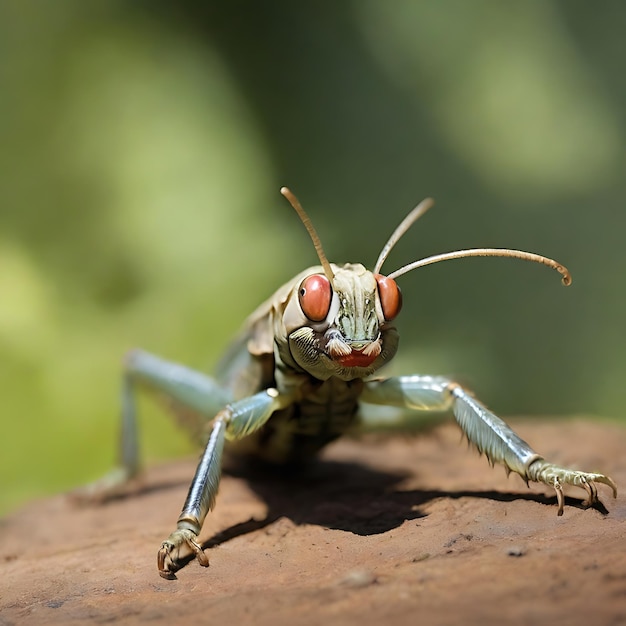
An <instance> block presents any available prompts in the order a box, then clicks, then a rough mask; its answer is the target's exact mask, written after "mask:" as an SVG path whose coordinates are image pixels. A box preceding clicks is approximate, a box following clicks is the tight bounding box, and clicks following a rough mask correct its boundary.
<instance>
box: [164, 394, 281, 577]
mask: <svg viewBox="0 0 626 626" xmlns="http://www.w3.org/2000/svg"><path fill="white" fill-rule="evenodd" d="M291 401H292V399H291V398H290V397H289V396H281V395H280V394H279V393H278V391H277V390H276V389H266V390H265V391H261V392H260V393H257V394H255V395H253V396H251V397H249V398H245V399H243V400H239V401H238V402H233V403H232V404H230V405H228V406H226V408H224V409H223V410H222V411H220V412H219V413H218V414H217V416H216V417H215V420H214V422H213V429H212V431H211V435H210V437H209V441H208V443H207V446H206V448H205V450H204V453H203V455H202V458H201V460H200V463H199V464H198V468H197V469H196V474H195V476H194V478H193V481H192V482H191V486H190V487H189V493H188V494H187V499H186V500H185V504H184V506H183V510H182V512H181V514H180V516H179V518H178V523H177V528H176V530H175V531H174V532H173V533H172V534H171V535H170V536H169V537H168V538H167V539H166V540H165V541H164V542H163V544H162V546H161V549H160V550H159V553H158V557H157V565H158V568H159V574H160V575H161V576H163V578H168V579H172V578H175V577H176V576H175V572H176V570H177V569H179V567H180V563H181V560H182V559H184V558H185V557H186V556H188V555H189V554H190V552H189V550H191V553H195V555H196V558H197V559H198V562H199V563H200V565H203V566H205V567H206V566H208V564H209V559H208V558H207V556H206V554H205V553H204V552H203V550H202V547H201V546H200V544H199V543H198V541H197V538H198V534H199V533H200V530H201V528H202V524H203V523H204V519H205V517H206V515H207V513H208V512H209V511H210V510H211V509H212V508H213V505H214V504H215V497H216V495H217V490H218V486H219V481H220V474H221V458H222V450H223V448H224V441H225V439H234V440H236V439H241V438H242V437H245V436H246V435H248V434H250V433H251V432H254V431H255V430H257V429H258V428H260V427H261V426H263V424H265V422H267V420H268V419H269V418H270V417H271V415H272V414H273V413H274V412H275V411H277V410H278V409H281V408H284V407H286V406H287V405H289V404H290V403H291Z"/></svg>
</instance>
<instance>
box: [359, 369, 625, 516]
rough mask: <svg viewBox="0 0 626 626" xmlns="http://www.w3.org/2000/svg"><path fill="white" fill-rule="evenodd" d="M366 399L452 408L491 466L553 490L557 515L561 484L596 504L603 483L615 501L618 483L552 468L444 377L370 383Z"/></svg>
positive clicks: (601, 476) (561, 501)
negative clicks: (580, 490) (577, 489)
mask: <svg viewBox="0 0 626 626" xmlns="http://www.w3.org/2000/svg"><path fill="white" fill-rule="evenodd" d="M361 397H362V399H363V401H365V402H370V403H372V404H385V405H390V406H399V407H404V408H408V409H422V410H444V409H448V408H451V409H452V411H453V413H454V416H455V418H456V421H457V422H458V424H459V426H460V427H461V429H462V430H463V432H464V433H465V435H466V437H467V438H468V440H469V441H470V442H471V443H473V444H474V445H475V446H476V447H477V448H478V450H479V451H480V452H481V453H482V452H484V453H485V455H486V456H487V458H488V459H489V461H490V463H492V464H494V463H501V464H502V465H504V467H505V469H506V471H507V472H510V471H513V472H516V473H517V474H519V475H520V476H521V477H522V478H523V479H524V480H525V481H526V482H527V483H528V481H534V482H541V483H545V484H546V485H550V486H551V487H553V488H554V490H555V491H556V496H557V500H558V515H562V514H563V504H564V497H563V485H574V486H576V487H581V488H583V489H585V491H586V492H587V499H586V500H585V503H584V504H585V505H586V506H589V505H591V504H593V503H594V502H597V501H598V492H597V488H596V486H595V484H594V483H603V484H605V485H608V486H609V487H611V489H612V490H613V497H616V496H617V487H616V485H615V483H614V482H613V481H612V480H611V479H610V478H609V477H608V476H605V475H604V474H594V473H590V472H581V471H577V470H568V469H565V468H562V467H559V466H558V465H554V464H553V463H549V462H548V461H546V460H545V459H544V458H543V457H542V456H540V455H539V454H537V452H535V451H534V450H533V449H532V448H531V447H530V446H529V445H528V444H527V443H526V442H525V441H524V440H523V439H522V438H521V437H519V435H517V434H516V433H515V432H514V431H513V429H512V428H511V427H510V426H508V425H507V424H506V423H505V422H504V421H503V420H501V419H500V418H499V417H498V416H497V415H494V414H493V413H492V412H491V411H489V410H487V409H486V408H485V407H484V406H483V405H482V404H481V403H480V402H478V401H477V400H476V399H475V398H474V397H473V396H472V395H471V394H470V393H469V392H468V391H466V390H465V389H463V387H461V386H460V385H459V384H458V383H455V382H454V381H452V380H449V379H448V378H444V377H442V376H398V377H394V378H387V379H381V380H372V381H368V382H367V383H366V384H365V387H364V390H363V394H362V396H361Z"/></svg>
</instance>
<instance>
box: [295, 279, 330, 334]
mask: <svg viewBox="0 0 626 626" xmlns="http://www.w3.org/2000/svg"><path fill="white" fill-rule="evenodd" d="M332 297H333V290H332V288H331V286H330V281H329V280H328V278H326V276H324V275H323V274H312V275H311V276H307V277H306V278H305V279H304V280H303V281H302V282H301V283H300V287H299V289H298V299H299V300H300V308H301V309H302V312H303V313H304V314H305V315H306V316H307V317H308V318H309V319H310V320H311V321H312V322H321V321H323V320H325V319H326V316H327V315H328V311H330V301H331V300H332Z"/></svg>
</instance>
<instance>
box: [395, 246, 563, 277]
mask: <svg viewBox="0 0 626 626" xmlns="http://www.w3.org/2000/svg"><path fill="white" fill-rule="evenodd" d="M469 256H502V257H512V258H514V259H522V260H523V261H532V262H534V263H541V264H542V265H547V266H548V267H551V268H552V269H555V270H556V271H557V272H559V274H561V276H562V277H563V278H562V283H563V284H564V285H566V286H567V285H571V284H572V275H571V274H570V273H569V270H568V269H567V268H566V267H565V266H564V265H561V264H560V263H558V262H557V261H555V260H554V259H549V258H548V257H545V256H541V255H540V254H534V253H532V252H523V251H522V250H509V249H507V248H471V249H470V250H456V251H455V252H446V253H444V254H436V255H434V256H429V257H427V258H425V259H420V260H419V261H414V262H413V263H409V264H408V265H405V266H404V267H401V268H400V269H397V270H396V271H395V272H392V273H391V274H389V276H388V278H397V277H398V276H402V274H406V273H407V272H410V271H411V270H414V269H417V268H418V267H423V266H424V265H431V264H432V263H439V261H449V260H450V259H462V258H464V257H469Z"/></svg>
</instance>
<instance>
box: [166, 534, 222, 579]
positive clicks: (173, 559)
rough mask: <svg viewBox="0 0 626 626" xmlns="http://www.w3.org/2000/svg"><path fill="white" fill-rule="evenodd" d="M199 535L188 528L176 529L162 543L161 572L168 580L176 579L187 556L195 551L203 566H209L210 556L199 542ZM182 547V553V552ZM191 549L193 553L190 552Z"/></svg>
mask: <svg viewBox="0 0 626 626" xmlns="http://www.w3.org/2000/svg"><path fill="white" fill-rule="evenodd" d="M197 538H198V536H197V535H196V533H194V532H193V531H192V530H189V529H188V528H179V529H177V530H175V531H174V532H173V533H172V534H171V535H170V536H169V537H168V538H167V539H166V540H165V541H164V542H163V543H162V544H161V549H160V550H159V553H158V555H157V566H158V568H159V574H160V575H161V576H162V577H163V578H167V579H168V580H175V579H176V574H175V572H177V571H178V570H179V569H180V568H181V567H182V566H183V565H184V563H185V561H186V559H187V557H188V556H189V555H190V554H191V553H193V554H195V555H196V558H197V559H198V563H200V565H202V567H208V566H209V557H207V555H206V554H205V553H204V551H203V550H202V547H201V546H200V544H199V543H198V542H197ZM181 548H182V549H183V550H182V554H181ZM189 549H190V550H191V553H190V552H189Z"/></svg>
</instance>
